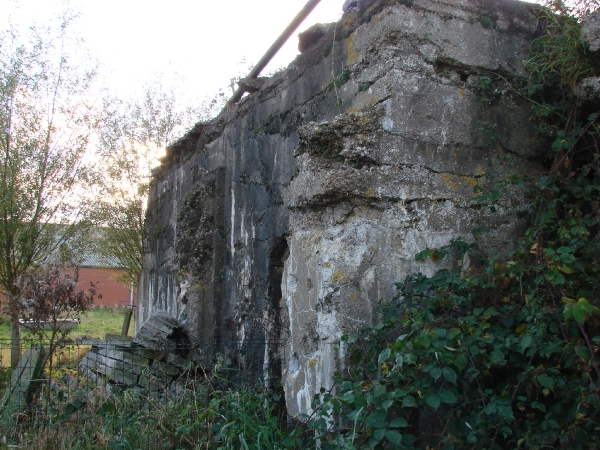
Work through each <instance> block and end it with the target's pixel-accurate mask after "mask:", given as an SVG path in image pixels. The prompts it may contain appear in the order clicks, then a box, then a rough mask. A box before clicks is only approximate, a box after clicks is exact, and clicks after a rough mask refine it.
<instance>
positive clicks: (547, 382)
mask: <svg viewBox="0 0 600 450" xmlns="http://www.w3.org/2000/svg"><path fill="white" fill-rule="evenodd" d="M537 380H538V382H539V383H540V384H541V385H542V386H543V387H545V388H546V389H549V390H551V391H554V380H553V379H552V378H550V377H549V376H548V375H546V374H545V373H542V374H540V375H538V376H537Z"/></svg>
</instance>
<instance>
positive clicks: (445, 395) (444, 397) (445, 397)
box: [437, 389, 458, 404]
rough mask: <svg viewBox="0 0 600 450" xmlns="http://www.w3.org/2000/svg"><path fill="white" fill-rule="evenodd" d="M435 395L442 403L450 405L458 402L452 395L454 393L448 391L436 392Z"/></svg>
mask: <svg viewBox="0 0 600 450" xmlns="http://www.w3.org/2000/svg"><path fill="white" fill-rule="evenodd" d="M437 395H438V397H439V398H440V400H441V401H442V402H444V403H448V404H452V403H456V402H457V401H458V399H457V398H456V395H454V392H452V391H449V390H447V389H445V390H442V391H438V393H437Z"/></svg>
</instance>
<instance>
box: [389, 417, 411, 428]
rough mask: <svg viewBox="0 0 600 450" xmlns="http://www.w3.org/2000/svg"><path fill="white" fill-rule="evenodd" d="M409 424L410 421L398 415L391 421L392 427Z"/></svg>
mask: <svg viewBox="0 0 600 450" xmlns="http://www.w3.org/2000/svg"><path fill="white" fill-rule="evenodd" d="M407 426H408V422H407V421H406V419H404V418H403V417H396V418H394V419H392V420H391V421H390V424H389V427H390V428H404V427H407Z"/></svg>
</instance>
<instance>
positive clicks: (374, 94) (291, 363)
mask: <svg viewBox="0 0 600 450" xmlns="http://www.w3.org/2000/svg"><path fill="white" fill-rule="evenodd" d="M482 18H488V20H487V21H486V20H483V19H482ZM492 19H493V20H492ZM537 32H538V31H537V19H536V16H535V14H534V13H533V11H532V6H531V5H529V4H525V3H521V2H518V1H513V0H495V1H487V0H486V1H483V0H460V1H458V0H440V1H435V2H432V1H430V0H412V1H410V2H408V1H392V0H364V1H357V2H346V5H345V13H344V15H343V17H342V18H341V20H340V21H339V22H338V23H337V24H334V25H332V26H325V27H322V28H321V29H320V31H319V33H316V34H315V36H316V37H314V40H316V41H315V42H312V41H311V44H310V45H307V46H306V47H305V48H304V49H303V50H304V51H303V53H302V54H301V55H299V56H298V57H297V59H296V60H295V61H294V62H293V63H292V64H291V65H290V66H289V67H288V68H287V69H286V70H285V71H283V72H281V73H278V74H276V75H274V76H273V77H271V78H269V79H267V80H264V82H263V83H262V84H261V85H260V86H259V87H258V88H257V90H256V92H253V93H251V94H250V95H247V96H246V97H244V98H243V99H242V100H241V101H240V102H239V103H238V104H237V105H230V106H229V107H228V108H226V109H225V110H224V111H223V112H222V114H221V115H220V116H219V117H217V118H216V119H214V120H213V121H212V122H210V123H208V124H199V125H197V126H196V127H195V128H194V129H193V130H191V131H190V132H189V133H188V134H187V135H186V136H184V137H182V138H181V140H180V141H178V142H177V143H175V144H174V145H172V146H171V147H170V148H169V149H168V153H167V156H166V157H165V159H164V161H163V164H162V166H161V167H159V168H158V169H156V171H155V172H154V178H153V181H152V185H151V194H150V200H149V213H148V218H147V227H148V229H149V230H153V232H152V233H149V236H150V237H149V240H148V248H149V249H150V250H149V252H148V254H147V255H146V257H145V260H144V267H143V271H142V276H141V280H140V289H139V291H138V292H139V299H138V305H139V310H138V313H137V314H138V316H137V320H136V331H137V332H138V334H139V333H140V332H141V327H142V326H143V325H144V324H145V323H146V322H147V321H149V320H150V319H151V318H152V317H153V316H155V315H165V316H168V317H170V318H172V319H173V320H175V321H176V326H177V327H180V328H181V329H182V331H185V333H186V334H187V336H188V337H189V339H190V342H191V345H192V346H193V345H195V344H196V343H199V342H201V341H206V340H214V341H215V342H217V344H216V345H217V346H220V347H219V348H218V349H217V350H215V352H216V353H219V354H222V355H224V361H225V363H226V364H230V365H232V366H236V367H244V370H247V371H253V373H255V374H256V378H263V380H265V382H267V383H269V384H270V383H273V382H274V381H276V380H278V379H279V380H281V383H282V385H283V389H284V393H285V398H286V407H287V411H288V413H289V414H291V415H293V416H297V415H299V414H303V413H310V407H311V400H312V397H313V395H314V394H315V393H316V392H318V390H319V389H320V388H321V387H325V388H328V387H330V386H331V383H332V375H333V373H334V372H335V371H338V370H342V369H343V364H344V361H345V351H346V350H345V348H344V346H343V345H341V344H340V343H339V341H340V337H341V335H342V334H344V333H351V332H353V331H356V330H358V329H360V328H361V327H362V326H364V325H366V324H369V323H371V321H372V320H373V317H374V314H375V306H376V305H377V304H378V302H380V301H385V300H387V299H390V298H391V297H392V296H393V295H394V282H396V281H399V280H402V279H404V278H405V277H406V276H407V275H408V274H410V273H413V272H416V271H421V272H424V273H428V274H432V273H434V272H435V271H436V270H439V269H440V268H441V267H442V266H441V265H440V264H439V263H437V262H434V261H427V262H424V263H423V262H417V261H415V258H414V255H415V254H416V253H418V252H420V251H421V250H423V249H424V248H425V247H430V248H436V247H442V246H444V245H446V244H447V243H449V242H450V240H452V239H455V238H458V237H461V238H463V239H466V240H469V239H472V235H471V233H470V232H471V230H472V229H473V228H475V227H482V228H485V231H484V233H483V234H482V235H481V243H482V244H483V245H484V246H485V247H486V248H487V249H488V250H489V251H490V252H504V251H507V250H508V249H510V248H511V246H512V245H514V241H515V239H516V236H517V235H518V231H519V230H520V228H521V227H522V218H520V212H522V211H523V209H524V208H525V204H526V202H525V199H524V197H523V193H522V192H521V191H520V190H519V189H517V188H514V189H513V188H512V187H511V188H509V192H508V195H507V196H506V198H503V199H502V200H501V202H499V204H498V205H497V208H496V209H497V211H496V213H493V214H492V213H490V212H489V211H488V210H486V209H485V208H481V207H480V205H478V204H477V202H476V201H475V200H474V199H473V187H474V186H476V185H477V186H480V187H482V188H484V189H487V188H490V187H492V186H493V185H494V183H497V182H498V181H499V180H502V179H503V178H504V177H505V176H507V174H510V173H525V172H527V171H535V170H536V168H537V167H538V163H537V162H536V147H535V140H534V139H532V137H533V136H534V130H532V129H530V128H529V127H528V120H527V118H528V117H529V114H530V110H529V105H527V104H526V103H525V102H524V101H523V100H522V99H521V98H519V97H518V95H515V94H514V90H512V89H511V88H510V86H509V85H507V84H506V82H505V81H502V80H506V79H507V76H508V75H510V78H511V80H512V82H514V83H521V82H523V81H524V80H525V79H526V77H527V73H526V72H525V69H524V67H523V61H524V60H526V59H527V53H528V51H529V46H530V43H531V41H532V40H533V38H534V37H535V36H536V33H537ZM482 77H487V78H488V79H490V80H492V82H491V85H489V86H487V87H486V89H487V90H486V91H485V93H484V92H483V90H482V89H483V88H482V85H483V84H482V83H481V80H482V79H483V78H482ZM484 95H485V97H486V98H487V99H488V101H487V102H485V104H483V103H482V102H481V99H482V97H483V96H484ZM486 124H488V128H489V127H493V128H494V139H490V135H489V133H488V132H486V126H485V125H486ZM282 341H284V345H282ZM226 349H232V350H227V351H226Z"/></svg>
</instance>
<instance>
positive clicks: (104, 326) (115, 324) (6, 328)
mask: <svg viewBox="0 0 600 450" xmlns="http://www.w3.org/2000/svg"><path fill="white" fill-rule="evenodd" d="M126 311H127V309H126V308H114V309H110V308H98V309H92V310H90V311H88V312H87V313H85V314H84V315H83V316H82V317H81V323H80V324H79V325H78V326H77V328H75V329H74V330H73V331H71V332H70V333H69V335H68V337H69V338H71V339H76V338H77V337H79V336H83V335H85V336H88V337H95V338H100V339H103V338H104V336H105V335H106V334H109V333H110V334H121V328H122V327H123V318H124V317H125V312H126ZM129 335H130V336H133V317H132V318H131V324H130V325H129ZM21 336H22V337H23V338H24V339H26V338H27V337H29V336H31V333H30V332H29V331H28V330H26V329H24V328H22V329H21ZM7 362H10V319H9V317H8V316H6V315H1V316H0V366H3V365H6V364H7Z"/></svg>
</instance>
